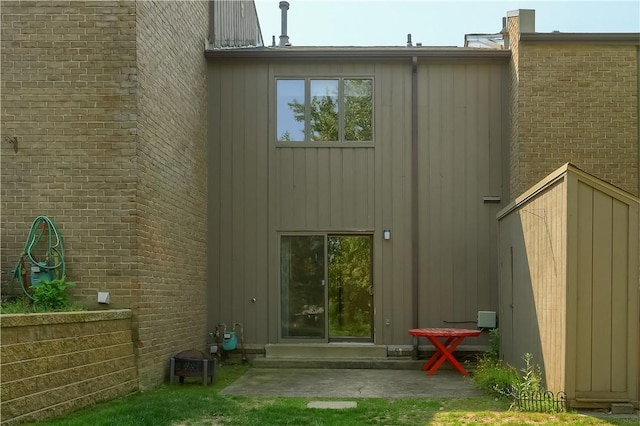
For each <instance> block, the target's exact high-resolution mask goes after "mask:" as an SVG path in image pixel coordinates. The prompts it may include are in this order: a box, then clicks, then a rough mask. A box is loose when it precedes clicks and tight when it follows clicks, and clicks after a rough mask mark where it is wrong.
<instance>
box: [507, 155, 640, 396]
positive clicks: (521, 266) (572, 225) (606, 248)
mask: <svg viewBox="0 0 640 426" xmlns="http://www.w3.org/2000/svg"><path fill="white" fill-rule="evenodd" d="M638 220H639V218H638V200H637V199H636V198H634V197H633V196H632V195H631V194H627V193H625V192H624V191H621V190H619V189H618V188H615V187H613V186H612V185H609V184H607V183H605V182H603V181H601V180H599V179H597V178H595V177H593V176H590V175H588V174H586V173H584V172H582V171H581V170H579V169H577V168H575V167H574V166H572V165H569V164H567V165H565V166H563V167H561V168H560V169H558V170H556V171H555V172H553V173H552V174H550V175H549V176H548V177H547V178H545V179H544V180H543V181H541V182H540V183H539V184H537V185H536V186H535V187H533V188H532V189H531V190H529V191H527V192H526V193H525V194H523V195H522V196H521V197H519V198H518V199H516V201H515V202H514V203H512V204H511V205H510V206H508V207H507V208H505V209H504V210H503V211H502V212H500V213H499V228H500V232H499V250H500V251H499V253H500V265H501V275H500V277H501V279H500V317H501V319H502V321H501V330H502V351H503V356H504V360H505V361H506V362H508V363H510V364H513V365H522V356H523V355H524V354H525V353H532V354H533V355H534V362H535V363H537V364H539V365H541V366H542V367H543V368H544V375H545V378H546V385H547V387H548V388H549V389H550V390H552V391H554V392H558V391H566V392H567V396H568V398H569V401H570V403H571V404H572V405H574V406H580V405H585V404H595V405H604V406H606V405H607V404H609V403H611V402H615V401H621V402H633V403H636V404H637V402H638V380H639V377H638V356H639V350H638V331H639V323H638V288H637V286H638V283H637V277H638V256H639V251H638V238H639V237H638Z"/></svg>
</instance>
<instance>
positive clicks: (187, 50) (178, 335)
mask: <svg viewBox="0 0 640 426" xmlns="http://www.w3.org/2000/svg"><path fill="white" fill-rule="evenodd" d="M137 11H138V13H137V26H138V70H139V73H138V83H139V89H140V90H139V94H140V97H139V111H138V129H139V133H138V137H139V149H138V167H139V169H138V170H139V184H138V191H139V192H138V202H139V203H138V208H139V223H138V233H139V236H140V239H139V248H138V254H139V257H140V299H139V304H138V305H136V307H135V312H136V317H135V318H136V323H137V324H136V328H137V330H138V334H137V336H136V339H137V340H138V355H139V358H138V362H139V366H140V384H141V387H143V388H144V387H147V386H152V385H154V384H156V383H158V382H160V381H162V380H163V379H164V378H165V377H167V375H168V363H169V358H170V357H171V356H172V355H174V354H175V353H176V352H179V351H182V350H185V349H192V348H193V349H199V350H204V349H205V348H204V346H205V343H206V336H207V330H206V318H207V305H206V286H207V277H206V269H207V268H206V239H207V235H206V205H207V203H206V196H207V189H206V188H207V164H206V157H207V156H206V146H207V83H206V62H205V58H204V52H203V49H204V43H205V40H206V38H207V34H208V29H207V22H208V5H207V2H165V1H161V2H139V3H138V10H137Z"/></svg>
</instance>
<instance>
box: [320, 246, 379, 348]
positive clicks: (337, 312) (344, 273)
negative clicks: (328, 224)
mask: <svg viewBox="0 0 640 426" xmlns="http://www.w3.org/2000/svg"><path fill="white" fill-rule="evenodd" d="M327 246H328V247H327V255H328V269H329V272H328V273H329V282H328V291H329V338H330V339H331V340H349V341H357V340H366V341H371V340H372V337H373V333H372V329H373V327H372V324H373V321H372V320H373V303H372V302H373V291H372V289H373V287H372V284H373V283H372V279H371V276H372V275H371V274H372V268H371V265H372V241H371V236H369V235H358V236H355V235H351V236H344V235H340V236H329V237H328V239H327Z"/></svg>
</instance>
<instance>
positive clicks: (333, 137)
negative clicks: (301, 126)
mask: <svg viewBox="0 0 640 426" xmlns="http://www.w3.org/2000/svg"><path fill="white" fill-rule="evenodd" d="M310 114H311V116H310V121H309V125H310V126H311V140H313V141H337V140H338V129H339V125H338V80H311V112H310Z"/></svg>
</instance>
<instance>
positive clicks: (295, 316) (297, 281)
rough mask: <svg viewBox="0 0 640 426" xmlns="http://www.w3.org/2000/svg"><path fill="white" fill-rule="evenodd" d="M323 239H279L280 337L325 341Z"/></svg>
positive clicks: (288, 237)
mask: <svg viewBox="0 0 640 426" xmlns="http://www.w3.org/2000/svg"><path fill="white" fill-rule="evenodd" d="M324 242H325V237H324V235H311V236H299V235H293V236H282V237H281V239H280V289H281V290H280V291H281V293H280V294H281V303H280V306H281V320H282V322H281V324H282V326H281V334H282V338H285V339H286V338H308V339H326V331H325V324H326V316H325V292H326V287H325V256H326V254H325V248H324V246H325V243H324Z"/></svg>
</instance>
